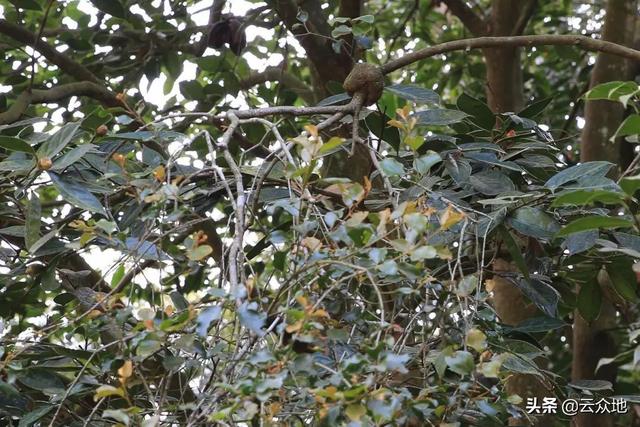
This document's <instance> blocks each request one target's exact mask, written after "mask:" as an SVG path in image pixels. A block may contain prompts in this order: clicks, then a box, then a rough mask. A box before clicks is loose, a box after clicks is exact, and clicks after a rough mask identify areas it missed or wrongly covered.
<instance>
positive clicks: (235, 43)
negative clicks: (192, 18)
mask: <svg viewBox="0 0 640 427" xmlns="http://www.w3.org/2000/svg"><path fill="white" fill-rule="evenodd" d="M208 41H209V43H208V45H209V47H212V48H214V49H220V48H222V47H223V46H224V45H225V44H228V45H229V48H230V49H231V51H232V52H233V53H235V54H236V55H240V54H241V53H242V50H243V49H244V48H245V47H246V46H247V37H246V35H245V33H244V27H243V26H242V21H240V19H239V18H237V17H235V16H233V15H227V16H224V17H223V18H222V19H220V20H219V21H218V22H215V23H213V24H212V25H211V28H210V29H209V40H208Z"/></svg>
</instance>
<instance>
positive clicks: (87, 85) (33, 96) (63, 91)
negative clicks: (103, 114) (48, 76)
mask: <svg viewBox="0 0 640 427" xmlns="http://www.w3.org/2000/svg"><path fill="white" fill-rule="evenodd" d="M72 96H88V97H91V98H93V99H95V100H98V101H100V102H101V103H102V104H104V105H106V106H108V107H115V106H121V105H122V103H121V102H120V101H119V100H118V99H117V98H116V96H115V95H114V94H113V93H112V92H111V91H109V90H107V89H106V88H104V87H103V86H101V85H99V84H96V83H93V82H77V83H67V84H63V85H60V86H56V87H54V88H51V89H44V90H41V89H34V90H32V91H31V92H29V91H24V92H22V93H21V94H20V95H19V96H18V98H17V99H16V100H15V102H14V103H13V104H11V106H10V107H9V109H8V110H7V111H5V112H3V113H0V124H7V123H12V122H15V121H16V120H18V119H20V116H22V114H24V112H25V111H26V110H27V108H29V105H30V104H38V103H43V102H57V101H60V100H63V99H66V98H70V97H72Z"/></svg>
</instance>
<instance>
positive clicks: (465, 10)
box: [442, 0, 487, 36]
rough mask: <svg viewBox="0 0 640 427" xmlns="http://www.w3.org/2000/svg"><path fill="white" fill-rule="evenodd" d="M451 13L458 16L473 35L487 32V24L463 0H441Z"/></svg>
mask: <svg viewBox="0 0 640 427" xmlns="http://www.w3.org/2000/svg"><path fill="white" fill-rule="evenodd" d="M442 3H444V4H446V5H447V8H448V9H449V11H450V12H451V13H453V14H454V15H455V16H457V17H458V19H459V20H460V21H461V22H462V23H463V24H464V26H465V27H467V29H468V30H469V31H471V33H473V35H475V36H481V35H484V34H486V32H487V24H486V23H485V22H484V20H483V19H482V18H481V17H480V16H478V15H477V14H476V13H475V12H474V11H473V10H472V9H471V8H470V7H469V6H467V3H466V2H465V1H464V0H442Z"/></svg>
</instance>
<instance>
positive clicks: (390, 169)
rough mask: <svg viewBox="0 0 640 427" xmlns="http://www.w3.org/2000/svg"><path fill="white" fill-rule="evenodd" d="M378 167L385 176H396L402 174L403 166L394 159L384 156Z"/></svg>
mask: <svg viewBox="0 0 640 427" xmlns="http://www.w3.org/2000/svg"><path fill="white" fill-rule="evenodd" d="M380 169H382V172H383V173H384V174H385V175H387V176H398V175H403V174H404V166H402V163H400V162H399V161H397V160H396V159H392V158H386V159H384V160H382V161H381V162H380Z"/></svg>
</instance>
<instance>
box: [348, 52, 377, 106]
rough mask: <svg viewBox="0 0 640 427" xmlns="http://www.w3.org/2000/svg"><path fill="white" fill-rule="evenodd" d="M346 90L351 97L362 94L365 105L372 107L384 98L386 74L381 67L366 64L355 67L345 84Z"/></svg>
mask: <svg viewBox="0 0 640 427" xmlns="http://www.w3.org/2000/svg"><path fill="white" fill-rule="evenodd" d="M342 87H343V88H344V90H346V91H347V93H348V94H349V95H351V96H353V95H354V94H356V93H361V94H362V99H363V105H372V104H375V102H376V101H377V100H378V99H380V97H381V96H382V90H383V89H384V74H383V73H382V70H381V69H380V67H378V66H376V65H373V64H367V63H366V62H363V63H359V64H356V65H354V67H353V69H352V70H351V72H350V73H349V75H348V76H347V78H346V79H344V84H343V85H342Z"/></svg>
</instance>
